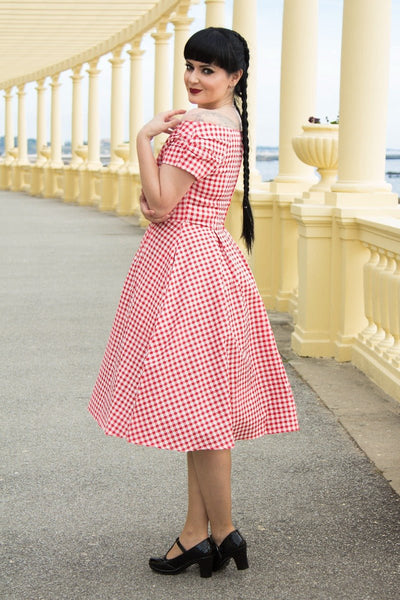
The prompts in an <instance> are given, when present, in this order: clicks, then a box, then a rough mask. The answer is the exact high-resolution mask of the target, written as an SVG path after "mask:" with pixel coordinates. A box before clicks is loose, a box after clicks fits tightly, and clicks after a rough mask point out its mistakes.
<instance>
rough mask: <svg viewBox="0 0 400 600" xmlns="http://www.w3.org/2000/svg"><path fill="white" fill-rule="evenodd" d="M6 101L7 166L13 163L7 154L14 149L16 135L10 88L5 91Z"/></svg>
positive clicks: (5, 135) (5, 147)
mask: <svg viewBox="0 0 400 600" xmlns="http://www.w3.org/2000/svg"><path fill="white" fill-rule="evenodd" d="M4 100H5V115H4V117H5V118H4V121H5V122H4V125H5V132H4V138H5V139H4V142H5V144H4V150H5V162H6V164H8V163H7V161H9V162H11V161H12V159H11V157H10V156H7V152H8V151H9V150H11V148H13V147H14V133H13V118H12V93H11V88H8V89H7V90H5V94H4Z"/></svg>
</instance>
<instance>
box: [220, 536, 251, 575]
mask: <svg viewBox="0 0 400 600" xmlns="http://www.w3.org/2000/svg"><path fill="white" fill-rule="evenodd" d="M216 549H217V551H216V552H215V553H214V563H213V571H219V570H220V569H223V568H224V567H226V566H227V564H228V563H229V561H230V560H231V558H233V560H234V561H235V564H236V567H237V568H238V569H239V570H240V571H242V570H244V569H248V568H249V562H248V560H247V544H246V540H245V539H244V538H243V537H242V536H241V534H240V533H239V531H238V530H237V529H235V531H232V533H230V534H229V535H227V536H226V538H225V539H224V540H223V542H221V544H220V545H219V546H216Z"/></svg>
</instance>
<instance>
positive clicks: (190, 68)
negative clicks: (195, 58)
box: [186, 63, 193, 71]
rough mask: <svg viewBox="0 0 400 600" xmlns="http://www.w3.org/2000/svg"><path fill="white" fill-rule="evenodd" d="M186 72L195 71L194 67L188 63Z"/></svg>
mask: <svg viewBox="0 0 400 600" xmlns="http://www.w3.org/2000/svg"><path fill="white" fill-rule="evenodd" d="M186 70H187V71H192V70H193V67H192V65H188V64H187V63H186Z"/></svg>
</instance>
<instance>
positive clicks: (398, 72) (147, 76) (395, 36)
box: [0, 0, 400, 149]
mask: <svg viewBox="0 0 400 600" xmlns="http://www.w3.org/2000/svg"><path fill="white" fill-rule="evenodd" d="M319 7H320V8H319V23H320V25H319V54H318V94H317V109H316V111H315V114H316V115H318V116H320V117H322V118H324V117H325V116H328V117H329V118H330V119H331V120H332V119H334V118H336V116H337V114H338V113H339V80H340V47H341V28H342V11H343V0H320V2H319ZM282 12H283V0H258V13H259V14H258V20H257V22H258V56H257V90H258V97H257V103H258V108H257V145H265V146H277V145H278V140H279V78H280V53H281V34H282ZM392 13H393V20H392V36H391V69H390V90H389V105H388V134H387V147H388V148H399V149H400V34H399V32H400V0H393V1H392ZM191 14H192V16H193V17H195V20H194V22H193V24H192V31H193V32H194V31H196V30H197V29H201V28H202V27H204V24H205V22H204V21H205V9H204V3H203V1H202V0H201V2H200V5H195V6H193V8H192V13H191ZM226 15H227V20H226V26H227V27H231V25H232V22H231V18H232V0H227V1H226ZM142 47H143V48H144V49H145V50H146V53H145V57H144V89H145V90H146V97H145V118H146V120H147V119H150V118H151V116H152V106H153V92H152V88H153V64H154V63H153V61H154V44H153V39H152V38H151V37H150V36H149V35H146V36H145V38H144V40H143V44H142ZM128 49H129V48H128V46H126V47H125V50H124V53H123V55H125V56H126V59H127V60H126V61H125V65H124V90H125V93H124V114H125V140H127V139H128V127H129V124H128V114H129V112H128V111H129V106H128V103H129V56H128V55H126V51H127V50H128ZM108 58H109V56H105V57H102V59H101V60H100V63H99V68H100V69H101V70H102V73H101V76H100V77H101V79H100V89H101V99H100V112H101V137H102V138H107V137H109V135H110V131H109V121H110V118H109V114H110V101H109V97H110V70H111V65H110V64H109V62H108ZM171 62H172V43H171ZM86 68H87V65H85V69H86ZM70 74H71V72H70V71H69V72H65V73H63V74H62V76H61V79H60V80H61V81H62V82H63V84H64V85H63V87H62V95H63V100H62V113H63V114H62V139H63V141H65V140H68V139H70V137H71V133H70V132H71V115H70V111H71V90H72V83H71V79H70ZM171 77H172V74H171ZM46 82H47V83H48V82H49V79H47V80H46ZM35 86H36V84H35V83H30V84H28V85H27V86H26V89H27V93H28V96H27V106H28V115H27V116H28V118H27V133H28V137H36V92H35V89H34V88H35ZM14 89H15V88H14ZM83 98H84V103H85V105H86V103H87V76H86V77H85V79H84V81H83ZM47 103H48V106H49V105H50V91H49V92H47ZM0 104H1V109H0V123H1V124H2V126H1V130H3V123H4V101H2V102H1V103H0ZM13 111H14V121H15V132H16V127H17V125H16V123H17V103H16V99H15V104H14V108H13ZM48 112H49V111H48ZM86 128H87V118H86V117H85V131H86V130H87V129H86ZM48 137H50V131H49V125H48ZM85 137H86V136H85Z"/></svg>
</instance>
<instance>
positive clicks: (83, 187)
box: [77, 58, 101, 205]
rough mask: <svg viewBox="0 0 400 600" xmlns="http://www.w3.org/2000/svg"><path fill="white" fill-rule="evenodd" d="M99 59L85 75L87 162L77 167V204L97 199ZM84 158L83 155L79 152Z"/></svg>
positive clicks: (91, 202) (93, 201) (99, 163)
mask: <svg viewBox="0 0 400 600" xmlns="http://www.w3.org/2000/svg"><path fill="white" fill-rule="evenodd" d="M98 61H99V59H98V58H96V59H95V60H93V61H92V62H90V63H89V69H87V73H88V75H89V97H88V138H87V139H88V148H87V162H86V161H85V162H84V163H83V164H82V165H80V167H79V194H78V198H77V200H78V203H79V204H83V205H86V204H94V203H95V202H96V199H97V195H96V193H95V184H96V176H95V172H96V171H98V170H99V169H100V168H101V162H100V117H99V75H100V70H99V69H98V68H97V64H98ZM81 154H82V155H83V156H84V155H85V153H84V152H81Z"/></svg>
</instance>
